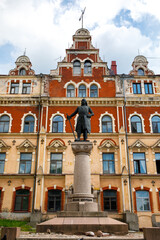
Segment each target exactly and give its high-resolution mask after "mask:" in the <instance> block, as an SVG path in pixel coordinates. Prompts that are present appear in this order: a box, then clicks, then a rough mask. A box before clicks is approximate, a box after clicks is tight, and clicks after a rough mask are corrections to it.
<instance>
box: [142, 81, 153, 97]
mask: <svg viewBox="0 0 160 240" xmlns="http://www.w3.org/2000/svg"><path fill="white" fill-rule="evenodd" d="M144 89H145V94H153V88H152V83H144Z"/></svg>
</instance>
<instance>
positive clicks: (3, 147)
mask: <svg viewBox="0 0 160 240" xmlns="http://www.w3.org/2000/svg"><path fill="white" fill-rule="evenodd" d="M10 148H11V147H10V146H8V145H7V144H6V143H5V142H4V141H3V140H1V139H0V152H1V151H2V150H7V149H10Z"/></svg>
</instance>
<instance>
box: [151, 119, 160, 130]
mask: <svg viewBox="0 0 160 240" xmlns="http://www.w3.org/2000/svg"><path fill="white" fill-rule="evenodd" d="M155 117H158V118H159V121H153V118H155ZM151 124H152V132H153V133H160V116H158V115H154V116H153V117H152V118H151ZM154 124H155V125H156V128H157V131H154V130H155V126H154ZM158 129H159V131H158Z"/></svg>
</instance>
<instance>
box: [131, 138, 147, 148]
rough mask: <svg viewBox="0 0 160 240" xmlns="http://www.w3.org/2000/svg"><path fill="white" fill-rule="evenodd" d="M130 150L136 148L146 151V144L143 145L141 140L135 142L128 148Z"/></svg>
mask: <svg viewBox="0 0 160 240" xmlns="http://www.w3.org/2000/svg"><path fill="white" fill-rule="evenodd" d="M129 148H130V149H133V148H138V149H140V148H141V149H148V146H147V145H146V144H144V143H143V142H142V141H141V140H139V139H138V140H137V141H136V142H134V143H133V144H132V145H131V146H129Z"/></svg>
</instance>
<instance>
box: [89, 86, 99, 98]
mask: <svg viewBox="0 0 160 240" xmlns="http://www.w3.org/2000/svg"><path fill="white" fill-rule="evenodd" d="M90 97H98V87H97V86H96V85H95V84H92V85H91V87H90Z"/></svg>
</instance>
